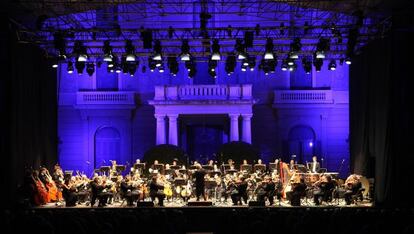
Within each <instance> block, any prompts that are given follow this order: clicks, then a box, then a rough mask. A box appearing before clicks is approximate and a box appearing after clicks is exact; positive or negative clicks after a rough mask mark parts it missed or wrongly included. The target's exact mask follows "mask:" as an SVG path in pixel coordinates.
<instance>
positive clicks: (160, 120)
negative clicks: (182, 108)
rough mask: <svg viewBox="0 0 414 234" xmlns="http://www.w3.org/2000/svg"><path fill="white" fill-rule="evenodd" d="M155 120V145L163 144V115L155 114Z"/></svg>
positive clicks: (164, 140)
mask: <svg viewBox="0 0 414 234" xmlns="http://www.w3.org/2000/svg"><path fill="white" fill-rule="evenodd" d="M155 118H156V119H157V136H156V142H155V144H156V145H161V144H165V143H166V139H165V115H160V114H155Z"/></svg>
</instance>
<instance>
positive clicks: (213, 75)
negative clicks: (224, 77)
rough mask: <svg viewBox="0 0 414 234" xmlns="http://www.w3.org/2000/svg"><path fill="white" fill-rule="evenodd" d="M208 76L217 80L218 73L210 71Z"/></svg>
mask: <svg viewBox="0 0 414 234" xmlns="http://www.w3.org/2000/svg"><path fill="white" fill-rule="evenodd" d="M208 74H209V75H210V76H211V77H212V78H217V73H216V72H215V71H211V70H209V71H208Z"/></svg>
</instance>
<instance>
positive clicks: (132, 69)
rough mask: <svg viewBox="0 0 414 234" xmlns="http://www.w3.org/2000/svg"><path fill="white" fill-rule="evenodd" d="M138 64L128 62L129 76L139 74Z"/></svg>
mask: <svg viewBox="0 0 414 234" xmlns="http://www.w3.org/2000/svg"><path fill="white" fill-rule="evenodd" d="M137 67H138V62H128V72H129V75H130V76H131V77H132V76H134V75H135V72H137Z"/></svg>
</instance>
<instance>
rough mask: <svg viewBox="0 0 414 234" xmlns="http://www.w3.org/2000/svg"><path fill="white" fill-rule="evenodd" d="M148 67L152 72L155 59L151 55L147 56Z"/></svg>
mask: <svg viewBox="0 0 414 234" xmlns="http://www.w3.org/2000/svg"><path fill="white" fill-rule="evenodd" d="M148 67H149V68H150V71H151V72H154V70H155V67H156V65H155V61H154V60H153V59H152V58H151V57H148Z"/></svg>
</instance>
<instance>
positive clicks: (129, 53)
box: [125, 40, 136, 62]
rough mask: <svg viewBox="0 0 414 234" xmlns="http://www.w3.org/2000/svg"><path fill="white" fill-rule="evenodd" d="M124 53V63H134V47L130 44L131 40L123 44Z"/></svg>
mask: <svg viewBox="0 0 414 234" xmlns="http://www.w3.org/2000/svg"><path fill="white" fill-rule="evenodd" d="M125 52H126V61H127V62H135V59H136V57H135V46H134V45H133V44H132V41H131V40H127V41H126V42H125Z"/></svg>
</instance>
